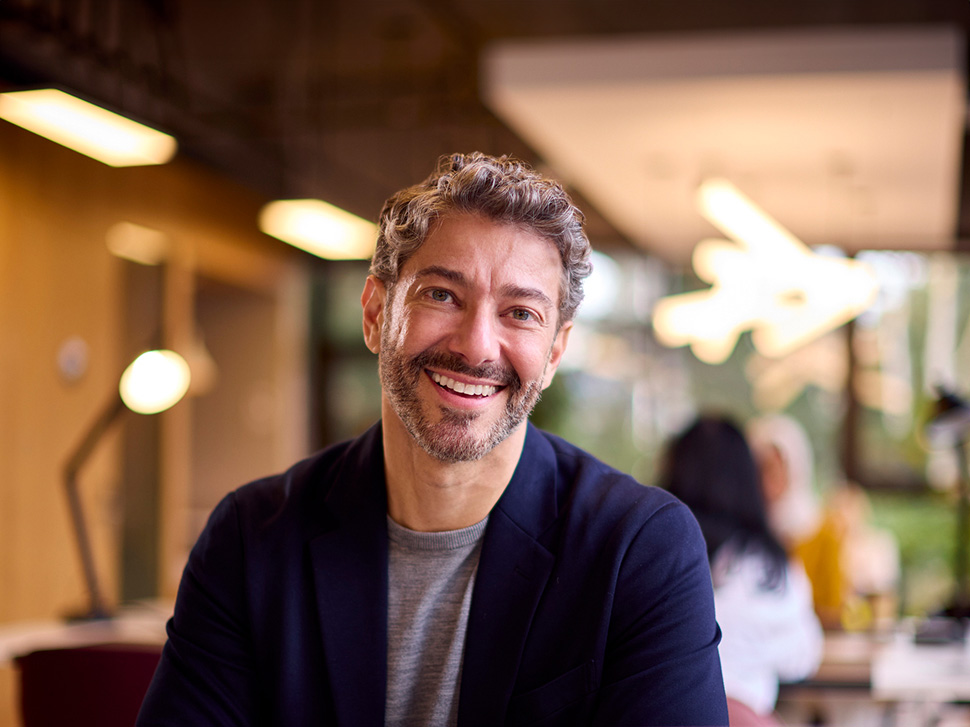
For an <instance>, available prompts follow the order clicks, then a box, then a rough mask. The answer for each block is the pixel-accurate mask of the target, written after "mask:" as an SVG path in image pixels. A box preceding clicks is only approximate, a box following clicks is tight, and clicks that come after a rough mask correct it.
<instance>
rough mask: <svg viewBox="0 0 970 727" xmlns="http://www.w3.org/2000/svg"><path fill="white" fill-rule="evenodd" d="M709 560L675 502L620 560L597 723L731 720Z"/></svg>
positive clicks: (639, 534) (652, 519)
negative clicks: (722, 668) (719, 654)
mask: <svg viewBox="0 0 970 727" xmlns="http://www.w3.org/2000/svg"><path fill="white" fill-rule="evenodd" d="M719 641H720V630H719V628H718V626H717V623H716V621H715V616H714V597H713V589H712V585H711V575H710V566H709V565H708V560H707V553H706V547H705V545H704V539H703V536H702V535H701V532H700V528H699V527H698V525H697V522H696V520H695V519H694V517H693V516H692V515H691V514H690V511H689V510H688V509H687V508H686V507H685V506H684V505H682V504H680V503H678V502H671V503H669V504H667V505H665V506H663V507H661V508H660V509H659V510H658V511H656V512H655V513H654V514H653V515H652V516H651V517H650V518H649V519H648V520H647V522H646V523H645V524H644V525H643V526H642V527H641V528H640V530H639V531H638V532H637V534H636V535H635V537H633V539H632V540H631V542H630V545H629V548H628V550H627V552H626V553H625V555H624V557H623V560H622V562H621V564H620V568H619V572H618V575H617V580H616V591H615V596H614V603H613V609H612V614H611V617H610V627H609V635H608V642H607V655H606V661H605V664H604V668H603V678H602V682H601V685H602V686H601V690H600V697H599V701H598V705H597V712H596V718H595V720H594V724H596V725H604V726H606V725H610V726H612V727H618V726H620V725H667V726H670V725H679V726H680V727H687V726H688V725H704V726H706V727H715V726H716V725H727V724H728V715H727V703H726V700H725V695H724V683H723V680H722V677H721V665H720V659H719V657H718V650H717V648H718V643H719Z"/></svg>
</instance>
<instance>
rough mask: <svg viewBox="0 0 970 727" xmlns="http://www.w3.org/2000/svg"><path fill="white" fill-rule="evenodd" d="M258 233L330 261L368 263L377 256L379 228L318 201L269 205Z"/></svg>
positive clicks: (260, 217) (278, 202) (262, 213)
mask: <svg viewBox="0 0 970 727" xmlns="http://www.w3.org/2000/svg"><path fill="white" fill-rule="evenodd" d="M259 229H260V230H262V231H263V232H265V233H266V234H267V235H271V236H272V237H275V238H277V239H279V240H282V241H283V242H286V243H289V244H290V245H293V246H294V247H298V248H300V249H301V250H304V251H306V252H309V253H310V254H312V255H316V256H317V257H322V258H326V259H328V260H366V259H368V258H369V257H370V256H371V255H373V253H374V246H375V244H376V242H377V225H375V224H374V223H373V222H368V221H367V220H364V219H362V218H360V217H358V216H357V215H354V214H351V213H350V212H347V211H346V210H342V209H340V208H339V207H336V206H334V205H332V204H330V203H328V202H324V201H322V200H319V199H284V200H277V201H275V202H270V203H269V204H267V205H266V206H265V207H263V209H262V211H261V212H260V214H259Z"/></svg>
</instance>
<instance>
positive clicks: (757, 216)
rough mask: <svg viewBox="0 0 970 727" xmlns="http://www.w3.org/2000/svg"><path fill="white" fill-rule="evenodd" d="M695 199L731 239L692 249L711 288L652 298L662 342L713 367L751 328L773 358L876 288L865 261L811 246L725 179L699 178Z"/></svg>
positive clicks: (854, 308)
mask: <svg viewBox="0 0 970 727" xmlns="http://www.w3.org/2000/svg"><path fill="white" fill-rule="evenodd" d="M697 202H698V206H699V208H700V210H701V214H703V215H704V217H706V218H707V219H708V220H709V221H710V222H711V223H713V224H714V225H715V226H717V227H718V228H719V229H720V230H721V231H722V232H724V234H725V235H727V236H728V237H730V238H731V239H732V240H733V242H731V241H728V240H703V241H701V242H699V243H698V244H697V246H696V247H695V248H694V252H693V256H692V260H691V262H692V264H693V267H694V271H695V272H696V273H697V275H698V277H699V278H701V279H702V280H704V281H705V282H708V283H710V284H711V287H710V288H708V289H706V290H700V291H694V292H690V293H682V294H679V295H672V296H668V297H666V298H662V299H661V300H659V301H658V302H657V305H656V306H655V307H654V312H653V326H654V332H655V333H656V336H657V340H658V341H660V342H661V343H662V344H664V345H666V346H670V347H677V346H684V345H689V346H690V347H691V350H692V351H693V352H694V354H695V355H696V356H697V357H698V358H699V359H701V360H702V361H705V362H707V363H711V364H716V363H721V362H723V361H725V360H726V359H727V358H728V356H730V355H731V352H732V351H733V350H734V347H735V345H736V344H737V340H738V337H739V336H740V335H741V334H742V333H743V332H744V331H746V330H750V331H752V342H753V343H754V346H755V348H757V349H758V351H759V352H760V353H761V354H763V355H765V356H769V357H772V358H778V357H781V356H784V355H786V354H788V353H790V352H791V351H794V350H795V349H797V348H798V347H800V346H802V345H804V344H805V343H807V342H808V341H811V340H813V339H815V338H817V337H819V336H821V335H822V334H824V333H826V332H828V331H831V330H833V329H835V328H837V327H838V326H840V325H842V324H843V323H845V322H847V321H849V320H851V319H852V318H854V317H855V316H857V315H858V314H859V313H861V312H862V311H864V310H865V309H866V308H868V307H869V306H870V305H871V304H872V302H873V301H874V300H875V296H876V292H877V290H878V286H877V282H876V278H875V275H874V274H873V272H872V271H871V269H870V268H869V266H868V265H865V264H864V263H861V262H859V261H857V260H851V259H846V258H843V257H833V256H829V255H821V254H818V253H816V252H814V251H812V250H811V249H810V248H809V247H808V246H806V245H805V244H804V243H803V242H801V241H800V240H799V239H798V238H796V237H795V236H794V235H792V234H791V233H790V232H789V231H788V230H786V229H785V228H784V227H782V226H781V225H780V224H778V222H776V221H775V220H774V219H772V218H771V217H770V216H769V215H768V214H766V213H765V212H764V211H763V210H761V209H760V208H759V207H758V206H757V205H755V204H754V202H752V201H751V200H750V199H748V197H746V196H745V195H744V194H742V193H741V192H740V190H738V189H737V188H736V187H735V186H734V185H733V184H731V183H730V182H728V181H726V180H723V179H712V180H708V181H706V182H704V184H702V185H701V186H700V188H699V190H698V198H697Z"/></svg>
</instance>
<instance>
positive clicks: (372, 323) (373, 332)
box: [360, 275, 387, 353]
mask: <svg viewBox="0 0 970 727" xmlns="http://www.w3.org/2000/svg"><path fill="white" fill-rule="evenodd" d="M386 299H387V288H386V287H385V286H384V283H383V282H381V281H380V280H379V279H378V278H376V277H374V276H373V275H368V276H367V280H366V282H365V283H364V292H363V293H361V295H360V305H361V308H363V309H364V343H366V344H367V348H369V349H370V350H371V352H373V353H378V352H380V350H381V328H382V327H383V325H384V303H385V301H386Z"/></svg>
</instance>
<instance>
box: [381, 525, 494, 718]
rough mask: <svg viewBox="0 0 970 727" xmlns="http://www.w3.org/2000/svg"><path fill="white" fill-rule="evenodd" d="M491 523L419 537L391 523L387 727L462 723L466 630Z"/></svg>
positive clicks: (389, 530)
mask: <svg viewBox="0 0 970 727" xmlns="http://www.w3.org/2000/svg"><path fill="white" fill-rule="evenodd" d="M487 523H488V518H485V519H484V520H482V521H481V522H479V523H476V524H475V525H472V526H471V527H468V528H463V529H461V530H449V531H446V532H440V533H422V532H417V531H415V530H408V529H407V528H405V527H403V526H402V525H399V524H398V523H396V522H394V521H393V520H392V519H391V518H390V517H388V518H387V533H388V542H389V553H388V576H389V583H388V608H387V634H388V635H387V701H386V702H385V711H384V724H385V725H388V726H389V727H432V726H436V725H441V726H442V727H445V726H453V725H456V724H457V723H458V690H459V687H460V685H461V665H462V658H463V655H464V651H465V630H466V627H467V625H468V611H469V608H470V606H471V599H472V588H473V586H474V583H475V572H476V570H477V569H478V557H479V554H480V553H481V543H482V536H483V534H484V532H485V525H486V524H487Z"/></svg>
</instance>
